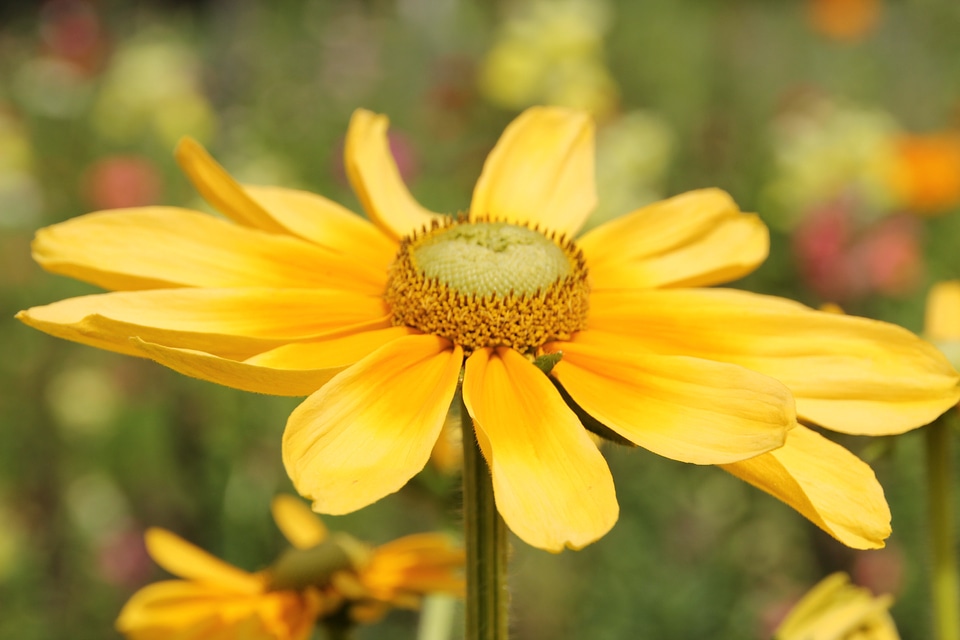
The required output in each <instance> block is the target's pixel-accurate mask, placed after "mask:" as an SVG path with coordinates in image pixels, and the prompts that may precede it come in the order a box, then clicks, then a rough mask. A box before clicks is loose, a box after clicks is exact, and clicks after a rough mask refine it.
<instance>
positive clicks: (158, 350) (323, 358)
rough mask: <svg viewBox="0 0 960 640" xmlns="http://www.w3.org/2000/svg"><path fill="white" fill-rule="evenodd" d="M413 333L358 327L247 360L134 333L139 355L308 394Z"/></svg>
mask: <svg viewBox="0 0 960 640" xmlns="http://www.w3.org/2000/svg"><path fill="white" fill-rule="evenodd" d="M409 333H410V330H409V329H407V328H405V327H390V328H387V329H380V330H375V331H359V332H358V333H355V334H349V335H345V336H337V337H333V338H329V339H327V340H321V341H317V342H305V343H296V344H291V345H286V346H283V347H279V348H277V349H274V350H272V351H267V352H265V353H262V354H258V355H256V356H253V357H252V358H248V359H247V360H246V361H243V362H238V361H236V360H230V359H227V358H220V357H217V356H215V355H212V354H209V353H204V352H202V351H196V350H189V349H175V348H171V347H166V346H163V345H159V344H154V343H149V342H144V341H143V340H136V339H134V340H133V341H132V342H131V344H132V346H133V347H134V348H136V349H137V352H138V355H144V356H146V357H148V358H150V359H152V360H154V361H156V362H159V363H160V364H162V365H164V366H166V367H170V368H171V369H173V370H174V371H177V372H179V373H182V374H184V375H187V376H191V377H193V378H199V379H201V380H207V381H208V382H215V383H217V384H222V385H224V386H227V387H233V388H234V389H241V390H243V391H252V392H254V393H268V394H271V395H277V396H307V395H310V394H311V393H313V392H314V391H316V390H317V389H319V388H320V387H322V386H323V385H325V384H326V383H327V382H329V381H330V379H331V378H333V377H334V376H335V375H337V374H338V373H340V372H341V371H343V370H344V369H346V368H347V367H349V366H350V365H352V364H354V363H355V362H357V361H359V360H361V359H363V358H365V357H366V356H368V355H369V354H371V353H373V352H374V351H376V350H377V349H379V348H380V347H382V346H384V345H386V344H389V343H390V342H393V341H394V340H396V339H397V338H400V337H403V336H406V335H409Z"/></svg>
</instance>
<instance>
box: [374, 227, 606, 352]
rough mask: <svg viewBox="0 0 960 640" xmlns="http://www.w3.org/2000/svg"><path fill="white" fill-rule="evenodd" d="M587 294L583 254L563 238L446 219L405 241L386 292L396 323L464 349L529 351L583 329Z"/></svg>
mask: <svg viewBox="0 0 960 640" xmlns="http://www.w3.org/2000/svg"><path fill="white" fill-rule="evenodd" d="M588 296H589V286H588V284H587V268H586V265H585V264H584V260H583V254H582V253H581V252H580V250H579V249H577V247H576V246H575V245H574V244H573V242H571V241H569V240H567V239H566V238H564V237H563V236H558V235H557V234H555V233H544V232H541V231H540V230H538V229H537V228H530V227H527V226H523V225H518V224H511V223H507V222H498V221H489V220H482V221H473V222H468V221H466V220H464V219H460V220H453V219H446V220H444V221H442V222H434V223H433V225H432V226H431V227H429V228H424V229H423V230H422V231H419V232H417V233H414V234H413V235H410V236H407V237H406V238H404V239H403V241H402V242H401V243H400V250H399V251H398V252H397V258H396V260H395V261H394V263H393V266H392V267H391V271H390V278H389V281H388V283H387V290H386V294H385V296H384V297H385V298H386V300H387V303H388V304H389V305H390V308H391V309H392V311H393V323H394V324H395V325H407V326H410V327H414V328H416V329H420V330H421V331H423V332H425V333H431V334H434V335H438V336H442V337H444V338H449V339H450V340H452V341H453V342H455V343H456V344H459V345H460V346H461V347H463V349H464V350H465V351H466V352H471V351H473V350H474V349H479V348H481V347H495V346H508V347H513V348H514V349H517V350H518V351H521V352H531V351H533V350H535V349H536V348H537V347H539V346H540V345H542V344H543V343H545V342H547V341H549V340H568V339H569V338H570V336H571V335H572V334H573V333H574V332H575V331H579V330H580V329H583V328H584V326H585V324H586V318H587V298H588Z"/></svg>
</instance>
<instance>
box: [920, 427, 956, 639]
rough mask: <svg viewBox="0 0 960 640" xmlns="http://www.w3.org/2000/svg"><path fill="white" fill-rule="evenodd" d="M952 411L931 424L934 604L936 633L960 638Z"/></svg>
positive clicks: (928, 431)
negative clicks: (954, 516)
mask: <svg viewBox="0 0 960 640" xmlns="http://www.w3.org/2000/svg"><path fill="white" fill-rule="evenodd" d="M949 419H950V416H949V415H945V416H942V417H941V418H940V419H939V420H937V421H935V422H934V423H933V424H931V425H929V426H927V428H926V434H927V491H928V494H929V501H930V507H929V508H930V533H931V547H932V553H933V576H932V578H933V580H932V589H933V608H934V626H935V628H936V637H937V638H938V639H939V640H960V616H958V615H957V611H958V610H960V575H958V566H957V554H956V549H955V548H954V539H953V509H952V506H953V503H952V498H953V495H952V491H951V489H952V486H951V477H950V476H951V474H950V455H951V454H950V435H951V434H950V425H949V424H948V420H949Z"/></svg>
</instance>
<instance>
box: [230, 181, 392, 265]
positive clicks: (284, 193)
mask: <svg viewBox="0 0 960 640" xmlns="http://www.w3.org/2000/svg"><path fill="white" fill-rule="evenodd" d="M243 189H244V191H246V192H247V194H248V195H249V196H250V197H251V198H253V199H254V200H255V201H256V202H258V203H260V205H261V206H263V208H264V210H265V211H267V212H268V213H269V214H270V215H271V216H272V217H273V218H274V220H276V221H277V222H278V223H279V224H281V225H283V228H284V229H286V230H287V231H288V232H289V233H291V234H294V235H297V236H299V237H301V238H304V239H306V240H309V241H310V242H313V243H315V244H318V245H320V246H322V247H323V248H325V249H328V250H330V251H333V252H334V253H339V254H342V255H344V256H347V257H349V258H352V259H354V260H357V261H359V262H360V264H366V265H369V266H372V267H375V268H377V269H379V270H381V271H383V272H384V273H386V270H387V267H388V266H389V265H390V262H391V261H392V260H393V257H394V256H395V255H396V253H397V243H396V241H394V240H393V239H391V238H390V237H389V236H387V235H386V234H384V233H383V232H382V231H380V229H378V228H377V227H375V226H374V225H372V224H370V222H369V221H368V220H365V219H364V218H361V217H360V216H358V215H356V214H354V213H353V212H351V211H350V210H348V209H346V208H344V207H342V206H340V205H339V204H337V203H336V202H333V201H332V200H328V199H326V198H324V197H322V196H319V195H316V194H314V193H309V192H307V191H298V190H296V189H282V188H280V187H254V186H250V185H244V187H243Z"/></svg>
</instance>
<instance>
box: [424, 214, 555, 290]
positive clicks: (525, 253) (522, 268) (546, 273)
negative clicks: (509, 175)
mask: <svg viewBox="0 0 960 640" xmlns="http://www.w3.org/2000/svg"><path fill="white" fill-rule="evenodd" d="M413 262H414V264H415V265H416V266H417V267H418V268H419V269H420V271H421V272H423V274H424V275H425V276H426V277H427V278H432V279H436V280H438V281H440V282H442V283H443V284H445V285H447V286H448V287H450V288H452V289H455V290H457V291H459V292H460V293H465V294H467V295H478V296H488V295H495V296H496V295H499V296H502V295H506V294H509V293H510V292H513V293H517V294H530V295H533V294H536V293H537V292H538V291H544V290H546V289H547V287H549V286H550V285H551V284H553V283H554V282H557V281H558V280H560V279H562V278H565V277H566V276H568V275H570V273H571V272H572V270H573V268H572V267H571V265H570V260H569V259H568V258H567V256H566V254H565V253H564V252H563V249H561V248H560V247H559V246H557V244H556V243H555V242H553V241H552V240H550V239H549V238H547V237H546V236H545V235H543V234H542V233H540V232H539V231H534V230H533V229H528V228H527V227H519V226H517V225H513V224H507V223H505V222H477V223H473V224H459V225H456V226H453V227H450V228H448V229H445V230H443V231H440V232H439V233H436V234H432V235H431V236H430V237H429V238H426V239H425V240H424V241H423V242H422V243H420V244H419V245H417V247H416V248H414V249H413Z"/></svg>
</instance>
